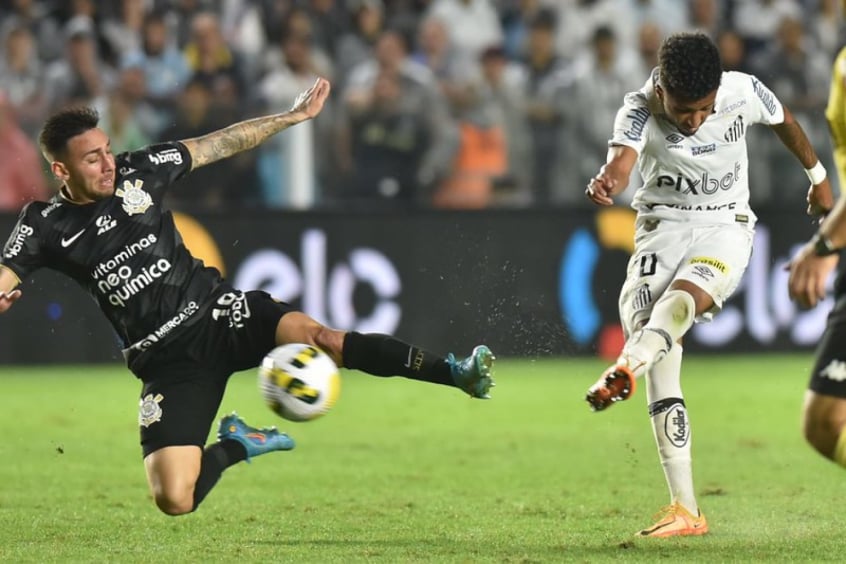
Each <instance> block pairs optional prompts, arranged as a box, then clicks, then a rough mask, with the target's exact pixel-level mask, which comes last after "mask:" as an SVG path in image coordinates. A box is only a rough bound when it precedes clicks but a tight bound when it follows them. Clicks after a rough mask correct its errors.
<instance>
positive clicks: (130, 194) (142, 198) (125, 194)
mask: <svg viewBox="0 0 846 564" xmlns="http://www.w3.org/2000/svg"><path fill="white" fill-rule="evenodd" d="M143 185H144V181H143V180H138V179H136V180H135V183H132V182H130V181H129V180H124V181H123V186H121V187H120V188H118V189H117V190H115V195H116V196H118V197H119V198H123V205H122V207H123V211H125V212H126V214H127V215H135V214H138V213H144V212H145V211H147V209H148V208H149V207H150V206H152V205H153V198H151V197H150V194H148V193H147V192H145V191H144V190H142V189H141V186H143Z"/></svg>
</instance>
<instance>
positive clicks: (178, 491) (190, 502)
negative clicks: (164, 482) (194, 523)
mask: <svg viewBox="0 0 846 564" xmlns="http://www.w3.org/2000/svg"><path fill="white" fill-rule="evenodd" d="M153 499H154V500H155V502H156V507H158V508H159V510H160V511H161V512H162V513H165V514H166V515H173V516H176V515H185V514H186V513H191V512H192V511H194V487H193V485H190V486H189V485H187V484H185V485H171V486H167V487H160V488H155V489H154V490H153Z"/></svg>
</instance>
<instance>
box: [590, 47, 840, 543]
mask: <svg viewBox="0 0 846 564" xmlns="http://www.w3.org/2000/svg"><path fill="white" fill-rule="evenodd" d="M658 60H659V66H658V68H656V69H655V70H654V71H653V72H652V76H651V77H650V78H649V80H648V81H647V83H646V85H645V86H644V87H643V88H642V89H641V90H640V91H638V92H633V93H630V94H628V95H626V97H625V101H624V103H623V106H622V108H620V110H619V111H618V113H617V118H616V120H615V123H614V133H613V138H612V139H611V141H610V142H609V149H608V156H607V161H606V163H605V165H603V166H602V168H601V169H600V170H599V173H598V174H597V175H596V176H595V177H594V178H592V179H591V180H590V183H589V184H588V187H587V190H586V195H587V196H588V198H589V199H590V200H591V201H593V202H594V203H595V204H598V205H604V206H607V205H611V204H612V203H613V197H614V196H616V195H618V194H620V193H621V192H622V191H623V190H625V189H626V186H627V184H628V179H629V175H630V173H631V171H632V168H633V167H634V166H635V164H636V163H637V164H638V166H639V170H640V173H641V176H642V178H643V185H642V186H640V187H639V188H638V189H637V191H636V192H635V195H634V199H633V202H632V206H633V207H634V208H635V210H637V220H636V231H635V251H634V254H633V255H632V257H631V259H630V260H629V264H628V270H627V276H626V281H625V283H624V284H623V288H622V291H621V293H620V302H619V308H620V318H621V322H622V324H623V329H624V331H625V334H626V338H627V340H626V343H625V345H624V347H623V350H622V353H621V354H620V357H619V358H618V359H617V362H616V363H615V364H614V365H613V366H611V367H610V368H608V369H607V370H606V371H605V372H604V373H603V374H602V376H601V377H600V378H599V380H598V381H597V382H596V384H594V385H593V386H592V387H591V388H590V389H589V390H588V392H587V397H586V399H587V401H588V403H589V404H590V405H591V407H592V408H593V410H594V411H600V410H603V409H605V408H607V407H608V406H610V405H612V404H613V403H614V402H617V401H620V400H625V399H627V398H629V397H630V396H631V395H632V393H633V392H634V389H635V381H636V379H637V378H639V377H640V376H645V377H646V398H647V403H648V405H649V416H650V418H651V420H652V427H653V431H654V434H655V440H656V442H657V445H658V453H659V456H660V459H661V463H662V465H663V467H664V475H665V477H666V479H667V484H668V486H669V489H670V499H671V501H670V505H669V506H667V507H666V508H665V509H664V510H662V514H661V517H660V518H659V520H658V521H657V522H656V523H655V524H654V525H652V526H650V527H648V528H646V529H643V530H642V531H640V532H639V533H638V535H641V536H649V537H670V536H684V535H701V534H705V533H707V532H708V524H707V521H706V520H705V516H704V515H703V514H702V512H701V511H700V509H699V506H698V504H697V502H696V497H695V495H694V489H693V477H692V471H691V457H690V422H689V420H688V416H687V410H686V408H685V403H684V399H683V396H682V391H681V385H680V375H681V360H682V345H681V338H682V336H683V335H684V334H685V333H686V332H687V331H688V329H690V327H691V326H692V325H693V322H694V320H698V321H705V320H708V319H709V318H710V317H711V316H712V315H713V314H714V313H715V312H716V311H718V310H719V309H720V307H721V306H722V305H723V303H724V302H725V300H726V299H728V297H729V296H730V295H731V294H732V292H734V290H735V289H736V288H737V285H738V283H739V282H740V279H741V277H742V276H743V272H744V270H746V266H747V264H748V262H749V257H750V254H751V252H752V238H753V232H754V228H755V221H756V217H755V214H754V213H753V212H752V210H751V209H750V207H749V183H748V178H747V170H748V157H747V152H746V141H745V137H746V128H747V127H749V126H750V125H752V124H756V123H763V124H766V125H768V126H770V128H771V129H772V130H773V131H774V132H775V134H776V135H777V136H778V137H779V139H781V141H782V143H784V145H785V146H786V147H787V148H788V149H789V150H790V152H791V153H793V154H794V155H795V156H796V158H797V159H798V160H799V162H800V163H801V164H802V166H803V167H804V168H805V170H806V172H807V174H808V177H809V178H810V180H811V187H810V189H809V190H808V196H807V201H808V210H807V211H808V213H809V214H810V215H822V214H824V213H825V212H827V211H828V210H829V209H830V208H831V207H832V203H833V200H832V194H831V186H830V185H829V182H828V180H827V178H826V172H825V168H823V166H822V165H821V164H820V162H819V159H818V158H817V155H816V153H815V152H814V149H813V147H812V146H811V144H810V142H809V141H808V138H807V137H806V136H805V133H804V132H803V131H802V128H801V127H800V126H799V124H798V123H797V122H796V121H795V119H794V118H793V115H792V114H791V113H790V111H789V110H788V109H787V108H786V107H784V106H783V105H782V104H781V103H780V102H779V100H778V99H777V98H776V97H775V95H774V94H773V93H772V92H771V91H770V90H769V89H768V88H767V87H766V86H765V85H764V84H763V83H761V81H760V80H758V79H757V78H756V77H754V76H751V75H748V74H745V73H740V72H723V71H722V68H721V64H720V55H719V53H718V51H717V48H716V46H715V45H714V44H713V42H712V41H711V40H710V39H709V38H708V37H707V36H706V35H703V34H699V33H695V34H692V33H680V34H675V35H672V36H670V37H669V38H667V39H666V40H665V41H664V43H663V44H662V46H661V49H660V52H659V59H658Z"/></svg>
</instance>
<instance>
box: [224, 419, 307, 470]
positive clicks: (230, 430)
mask: <svg viewBox="0 0 846 564" xmlns="http://www.w3.org/2000/svg"><path fill="white" fill-rule="evenodd" d="M217 438H218V440H219V441H225V440H230V439H231V440H235V441H238V442H239V443H241V444H242V445H244V448H245V449H246V451H247V462H249V461H250V459H251V458H253V457H254V456H259V455H261V454H265V453H268V452H273V451H275V450H291V449H293V448H294V439H292V438H291V437H289V436H288V435H286V434H285V433H280V432H279V430H278V429H276V427H263V428H261V429H257V428H256V427H250V426H249V425H247V423H246V422H245V421H244V420H243V419H241V418H240V417H238V414H237V413H231V414H229V415H227V416H225V417H223V418H222V419H221V420H220V426H219V427H218V429H217Z"/></svg>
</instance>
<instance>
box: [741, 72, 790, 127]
mask: <svg viewBox="0 0 846 564" xmlns="http://www.w3.org/2000/svg"><path fill="white" fill-rule="evenodd" d="M747 76H748V82H747V88H748V94H747V97H748V99H749V100H750V101H751V102H752V103H751V104H749V106H748V107H749V110H748V111H749V120H750V122H751V123H763V124H766V125H777V124H779V123H784V106H782V105H781V102H780V101H779V99H778V98H777V97H776V95H775V94H773V91H772V90H770V89H769V88H768V87H767V86H766V85H765V84H764V83H763V82H761V81H760V80H758V77H756V76H753V75H747Z"/></svg>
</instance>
